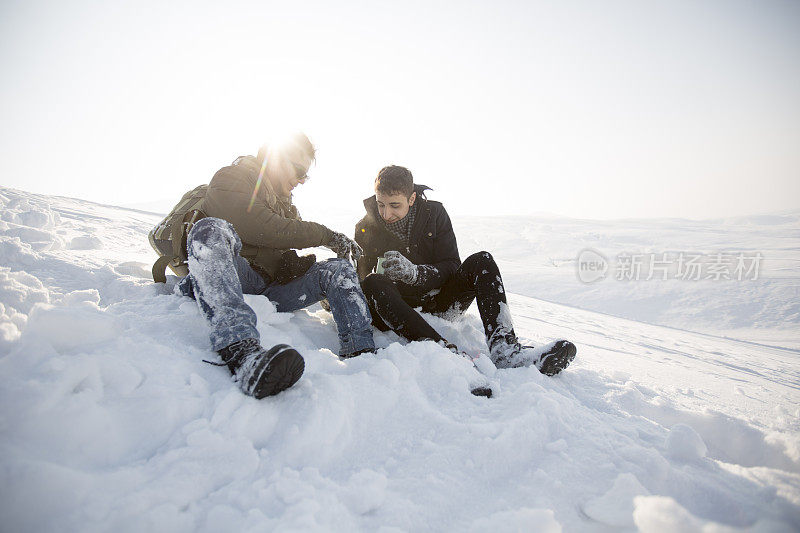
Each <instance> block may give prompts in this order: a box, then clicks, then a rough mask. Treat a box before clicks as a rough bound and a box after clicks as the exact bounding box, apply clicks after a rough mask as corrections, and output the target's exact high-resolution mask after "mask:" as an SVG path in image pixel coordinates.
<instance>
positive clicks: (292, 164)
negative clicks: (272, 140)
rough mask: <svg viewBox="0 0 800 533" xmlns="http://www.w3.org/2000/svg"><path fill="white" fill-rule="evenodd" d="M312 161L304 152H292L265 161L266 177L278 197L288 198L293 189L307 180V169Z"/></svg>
mask: <svg viewBox="0 0 800 533" xmlns="http://www.w3.org/2000/svg"><path fill="white" fill-rule="evenodd" d="M312 162H313V160H312V159H311V156H309V155H308V154H307V153H306V152H303V151H293V152H289V153H287V154H276V155H275V156H273V157H270V158H269V159H268V161H267V176H268V178H269V181H270V183H272V188H273V189H275V192H276V193H277V194H278V195H279V196H283V197H285V198H288V197H290V196H291V195H292V191H293V190H294V188H295V187H297V186H298V185H300V184H301V183H305V182H306V180H307V179H308V169H309V168H310V167H311V163H312Z"/></svg>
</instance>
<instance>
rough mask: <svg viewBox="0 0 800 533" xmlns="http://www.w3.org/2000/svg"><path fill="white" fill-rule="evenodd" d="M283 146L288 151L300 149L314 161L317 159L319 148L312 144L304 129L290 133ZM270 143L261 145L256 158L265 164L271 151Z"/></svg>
mask: <svg viewBox="0 0 800 533" xmlns="http://www.w3.org/2000/svg"><path fill="white" fill-rule="evenodd" d="M281 146H283V147H284V149H285V150H286V151H288V152H291V151H292V150H298V151H300V152H303V153H306V154H308V156H309V157H310V158H311V160H312V161H315V160H316V159H317V149H316V148H314V145H313V144H311V141H310V140H309V139H308V137H307V136H306V134H305V133H303V132H302V131H296V132H294V133H292V134H291V135H289V137H288V138H287V139H286V142H285V143H281ZM269 147H270V145H269V143H267V144H262V145H261V147H259V149H258V155H257V156H256V159H258V163H259V164H264V159H265V158H266V157H267V152H268V151H269Z"/></svg>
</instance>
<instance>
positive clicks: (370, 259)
mask: <svg viewBox="0 0 800 533" xmlns="http://www.w3.org/2000/svg"><path fill="white" fill-rule="evenodd" d="M427 189H429V187H426V186H424V185H415V186H414V192H416V193H417V200H416V203H417V204H416V205H417V214H416V218H415V219H414V225H413V226H412V228H411V239H410V241H409V243H408V246H406V245H405V243H404V242H403V241H402V240H400V239H399V238H397V236H395V235H394V234H393V233H392V232H390V231H389V230H388V229H386V226H385V225H384V224H383V222H382V220H381V216H380V214H379V213H378V202H377V200H376V199H375V196H371V197H369V198H367V199H366V200H364V207H365V208H366V210H367V214H366V216H364V218H362V219H361V220H360V221H359V222H358V224H356V237H355V240H356V242H357V243H358V244H359V245H361V247H362V248H363V249H364V257H363V258H362V259H361V260H359V262H358V276H359V278H360V279H362V280H363V279H364V278H365V277H367V275H368V274H369V273H370V272H373V271H374V270H375V267H376V266H377V264H378V257H380V256H382V255H383V254H384V253H386V252H388V251H390V250H396V251H398V252H400V253H402V254H403V255H404V256H406V257H407V258H408V259H409V260H411V262H412V263H414V264H417V265H421V266H422V268H420V269H419V275H418V285H414V286H409V285H406V284H405V283H400V282H398V286H399V288H400V290H401V293H403V295H404V296H411V297H412V298H413V297H414V296H417V297H421V296H422V295H423V294H425V293H426V292H430V291H431V290H432V289H436V288H439V287H441V286H442V285H443V284H444V283H445V282H446V281H447V280H448V279H449V278H450V276H452V275H453V273H454V272H455V271H456V270H457V269H458V267H459V266H460V265H461V259H460V258H459V256H458V244H457V243H456V235H455V233H453V225H452V224H451V222H450V217H449V216H448V214H447V211H446V210H445V208H444V206H443V205H442V204H441V203H440V202H435V201H432V200H428V199H427V198H425V190H427Z"/></svg>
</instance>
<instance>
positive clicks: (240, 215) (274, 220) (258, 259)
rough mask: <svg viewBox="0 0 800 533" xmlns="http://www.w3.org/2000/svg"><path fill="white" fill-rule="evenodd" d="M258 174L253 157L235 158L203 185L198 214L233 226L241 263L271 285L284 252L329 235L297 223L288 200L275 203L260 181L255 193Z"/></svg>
mask: <svg viewBox="0 0 800 533" xmlns="http://www.w3.org/2000/svg"><path fill="white" fill-rule="evenodd" d="M258 172H259V165H258V161H257V160H256V158H255V157H253V156H245V157H241V158H239V159H237V160H236V161H235V162H234V164H232V165H230V166H227V167H224V168H221V169H219V170H218V171H217V173H216V174H214V177H213V178H212V179H211V182H210V183H209V184H208V190H207V192H206V198H205V201H204V202H203V209H202V210H203V213H205V215H206V216H209V217H217V218H221V219H224V220H227V221H228V222H230V223H231V224H233V227H234V228H235V229H236V233H238V234H239V238H241V239H242V251H241V255H242V257H244V258H245V259H247V260H248V262H250V264H251V265H253V267H254V268H255V269H256V270H259V271H261V272H262V273H263V274H266V275H268V276H270V277H271V278H272V279H275V276H276V273H277V270H278V266H279V265H280V264H281V258H282V255H283V253H284V252H286V251H287V250H288V249H290V248H297V249H301V248H311V247H314V246H321V245H324V244H326V243H328V242H330V240H331V238H332V236H333V232H332V231H331V230H330V229H328V228H327V227H325V226H323V225H322V224H317V223H316V222H307V221H304V220H301V218H300V214H299V213H298V212H297V208H296V207H295V206H294V205H292V200H291V198H282V197H279V196H278V195H277V194H276V193H275V191H274V190H273V188H272V186H271V185H270V183H269V180H267V179H263V180H261V184H260V186H258V188H257V187H256V183H257V182H258ZM256 189H258V190H257V193H256V197H255V201H254V203H253V205H252V206H250V201H251V198H252V196H253V191H254V190H256Z"/></svg>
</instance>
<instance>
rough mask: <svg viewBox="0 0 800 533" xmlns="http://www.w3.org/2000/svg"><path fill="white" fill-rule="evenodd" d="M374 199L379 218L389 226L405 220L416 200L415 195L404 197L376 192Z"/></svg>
mask: <svg viewBox="0 0 800 533" xmlns="http://www.w3.org/2000/svg"><path fill="white" fill-rule="evenodd" d="M375 199H376V200H377V201H378V213H380V215H381V218H382V219H383V220H385V221H386V222H389V223H390V224H391V223H392V222H397V221H398V220H401V219H403V218H405V216H406V215H407V214H408V210H409V209H410V208H411V206H412V205H414V201H415V200H416V199H417V193H415V192H412V193H411V196H410V197H406V195H405V194H403V193H401V192H397V193H392V194H384V193H381V192H376V193H375Z"/></svg>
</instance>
